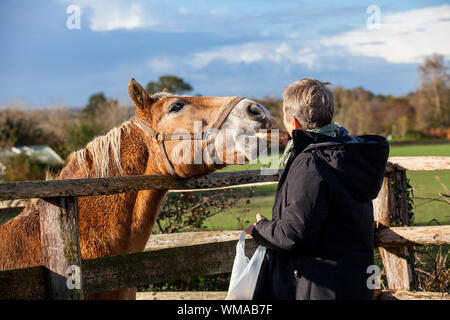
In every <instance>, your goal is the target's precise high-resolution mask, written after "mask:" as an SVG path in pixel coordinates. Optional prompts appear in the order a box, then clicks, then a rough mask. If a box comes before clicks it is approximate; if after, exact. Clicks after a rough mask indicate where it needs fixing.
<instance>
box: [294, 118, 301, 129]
mask: <svg viewBox="0 0 450 320" xmlns="http://www.w3.org/2000/svg"><path fill="white" fill-rule="evenodd" d="M291 121H292V122H291V124H292V126H293V127H294V129H295V130H301V129H302V127H301V126H300V122H298V120H297V119H296V118H295V117H292V118H291Z"/></svg>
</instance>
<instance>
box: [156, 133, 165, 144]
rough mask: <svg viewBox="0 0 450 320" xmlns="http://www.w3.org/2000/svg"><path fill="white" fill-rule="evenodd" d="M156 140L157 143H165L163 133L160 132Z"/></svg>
mask: <svg viewBox="0 0 450 320" xmlns="http://www.w3.org/2000/svg"><path fill="white" fill-rule="evenodd" d="M155 140H156V141H157V142H163V141H164V133H162V132H161V131H158V132H157V133H156V134H155Z"/></svg>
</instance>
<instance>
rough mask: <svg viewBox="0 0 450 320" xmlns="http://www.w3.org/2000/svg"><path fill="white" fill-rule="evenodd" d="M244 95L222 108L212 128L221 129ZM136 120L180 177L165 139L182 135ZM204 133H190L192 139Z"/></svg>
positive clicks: (164, 159)
mask: <svg viewBox="0 0 450 320" xmlns="http://www.w3.org/2000/svg"><path fill="white" fill-rule="evenodd" d="M242 99H244V97H234V98H233V99H232V100H231V101H230V102H228V103H227V104H226V105H225V107H224V108H223V110H222V113H221V114H220V116H219V118H218V119H217V121H216V122H215V123H214V124H213V125H212V126H211V128H212V129H219V128H220V126H221V125H222V123H223V122H224V121H225V119H226V118H227V117H228V115H229V114H230V112H231V110H233V108H234V107H235V106H236V105H237V104H238V103H239V102H240V101H241V100H242ZM135 121H136V122H137V126H138V127H139V128H140V129H141V130H142V131H144V132H145V133H146V134H148V135H149V136H150V137H152V138H153V139H154V140H155V141H156V142H157V143H158V147H159V151H160V153H161V156H162V158H163V161H164V165H165V166H166V169H167V171H168V172H169V174H170V175H171V176H174V177H178V174H177V173H176V172H175V168H174V167H173V164H172V162H170V160H169V157H168V156H167V151H166V147H165V145H164V141H179V140H180V137H173V135H170V134H167V133H164V132H161V131H158V132H156V131H155V130H154V129H153V128H152V127H151V126H150V125H148V124H147V123H144V122H143V121H142V120H140V119H139V118H137V117H136V118H135ZM203 133H204V132H202V137H201V138H199V137H196V135H195V134H193V133H189V136H190V139H189V141H192V140H204V139H203Z"/></svg>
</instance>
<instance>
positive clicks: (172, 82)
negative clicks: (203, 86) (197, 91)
mask: <svg viewBox="0 0 450 320" xmlns="http://www.w3.org/2000/svg"><path fill="white" fill-rule="evenodd" d="M164 89H167V91H168V92H171V93H185V92H189V91H192V86H191V85H190V84H189V83H187V82H185V81H184V80H183V79H182V78H179V77H177V76H171V75H166V76H161V77H159V79H158V81H157V82H153V81H151V82H149V83H148V84H147V87H146V90H147V92H148V93H150V94H154V93H157V92H161V91H163V90H164Z"/></svg>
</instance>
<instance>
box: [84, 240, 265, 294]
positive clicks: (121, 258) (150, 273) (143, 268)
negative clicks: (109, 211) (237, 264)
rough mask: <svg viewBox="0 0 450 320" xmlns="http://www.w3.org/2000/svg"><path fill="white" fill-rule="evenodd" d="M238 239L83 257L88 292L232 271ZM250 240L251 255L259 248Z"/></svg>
mask: <svg viewBox="0 0 450 320" xmlns="http://www.w3.org/2000/svg"><path fill="white" fill-rule="evenodd" d="M236 243H237V241H226V242H218V243H210V244H202V245H194V246H186V247H178V248H170V249H162V250H157V251H150V252H140V253H133V254H129V255H118V256H113V257H106V258H100V259H92V260H84V261H83V285H84V292H85V293H95V292H102V291H108V290H114V289H119V288H129V287H134V286H137V285H145V284H149V283H158V282H166V281H170V280H178V279H189V278H190V277H193V276H205V275H209V274H220V273H227V272H231V269H232V266H233V260H234V257H235V255H236ZM256 246H257V245H256V243H255V242H254V241H253V240H249V241H247V242H246V248H247V249H248V253H247V254H248V255H251V254H253V251H254V250H255V249H256Z"/></svg>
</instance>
